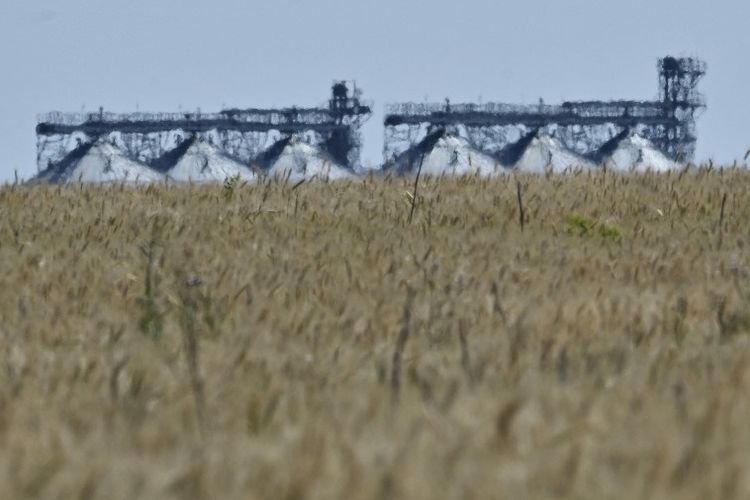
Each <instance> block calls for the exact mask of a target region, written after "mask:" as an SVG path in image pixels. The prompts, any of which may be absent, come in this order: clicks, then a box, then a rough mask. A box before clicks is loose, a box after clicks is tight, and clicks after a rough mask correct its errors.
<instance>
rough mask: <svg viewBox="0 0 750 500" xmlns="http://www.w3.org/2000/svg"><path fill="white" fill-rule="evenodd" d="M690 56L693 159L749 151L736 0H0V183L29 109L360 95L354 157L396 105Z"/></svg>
mask: <svg viewBox="0 0 750 500" xmlns="http://www.w3.org/2000/svg"><path fill="white" fill-rule="evenodd" d="M667 54H672V55H677V56H696V57H699V58H701V59H704V60H706V61H707V63H708V74H707V76H706V78H705V79H704V80H703V81H702V83H701V85H700V90H701V91H702V92H703V93H704V94H705V95H706V97H707V101H708V108H707V110H705V112H703V114H702V115H701V116H700V118H699V119H698V148H697V155H696V159H697V160H699V161H704V160H707V159H709V158H711V159H713V160H714V161H715V162H716V163H721V164H726V163H731V162H732V161H734V160H735V159H738V158H739V159H740V160H741V159H742V157H743V156H744V154H745V152H746V151H747V150H748V148H750V126H749V125H750V124H749V123H748V117H750V99H748V97H747V96H746V93H750V92H749V91H748V90H746V89H748V83H749V82H750V57H749V56H748V54H750V2H748V1H747V0H725V1H713V2H709V1H703V0H700V1H699V0H631V1H627V2H624V1H623V2H613V1H610V0H564V1H561V0H536V1H533V2H531V1H522V0H516V1H514V2H507V1H502V0H431V1H422V0H378V1H371V0H370V1H366V2H365V1H361V0H304V1H302V0H297V1H293V0H268V1H258V0H210V1H209V0H203V1H200V2H199V1H194V0H179V1H178V0H172V1H169V0H128V1H123V0H120V1H112V0H66V1H64V2H61V1H60V0H2V1H0V68H2V70H1V71H0V182H1V181H8V180H11V179H13V178H14V172H16V171H17V172H18V175H19V177H21V178H29V177H30V176H32V175H34V174H35V173H36V138H35V132H34V127H35V125H36V117H37V115H38V114H39V113H42V112H46V111H52V110H57V111H74V112H75V111H81V110H82V109H85V110H89V111H92V110H96V109H98V108H99V106H103V107H104V108H105V109H106V110H108V111H115V112H129V111H136V110H140V111H177V110H193V109H196V108H200V109H201V110H203V111H205V112H208V111H218V110H220V109H222V108H223V107H250V106H253V107H277V106H278V107H280V106H287V105H292V104H296V105H300V106H308V105H317V104H322V103H324V102H325V101H326V99H327V98H328V94H329V92H330V85H331V83H332V81H333V80H334V79H354V80H357V83H358V86H360V87H361V88H363V90H364V98H365V99H369V100H371V101H372V102H373V105H374V110H375V113H374V115H373V117H372V118H371V119H370V121H369V122H368V123H367V125H366V126H365V128H364V129H363V132H364V141H365V145H364V149H363V163H364V164H365V165H375V164H378V163H379V162H380V161H381V159H382V147H383V127H382V121H383V110H384V106H385V104H386V103H391V102H401V101H425V100H429V101H442V100H443V99H444V98H446V97H450V99H451V101H452V102H460V101H483V102H488V101H496V102H512V103H535V102H538V100H539V98H543V99H544V101H545V102H547V103H556V102H561V101H563V100H576V99H609V98H618V99H651V98H655V97H656V95H657V92H658V88H657V70H656V60H657V58H659V57H661V56H664V55H667Z"/></svg>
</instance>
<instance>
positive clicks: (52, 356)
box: [0, 170, 750, 500]
mask: <svg viewBox="0 0 750 500" xmlns="http://www.w3.org/2000/svg"><path fill="white" fill-rule="evenodd" d="M517 180H520V183H521V187H522V191H523V208H524V211H525V218H524V223H525V228H524V231H523V232H521V228H520V224H519V201H518V193H517V184H516V182H517ZM412 183H413V180H410V179H391V180H388V179H386V180H378V179H368V180H365V181H362V182H354V183H340V184H323V183H318V184H315V183H308V184H303V185H301V186H298V187H297V188H296V189H292V186H289V185H282V184H279V183H269V184H265V185H262V186H228V187H221V186H216V187H197V186H194V187H191V186H185V187H179V188H178V187H148V188H123V187H120V186H110V187H93V186H83V187H81V186H70V187H59V186H53V187H50V186H47V187H45V186H36V187H5V188H2V189H0V266H1V267H0V276H2V278H3V280H2V283H3V286H2V287H1V288H0V294H2V296H1V297H0V369H1V370H2V378H0V497H1V498H8V499H16V498H32V497H38V498H65V499H76V498H79V499H95V498H103V499H107V500H116V499H123V500H124V499H133V498H227V499H245V498H256V499H271V498H285V499H302V498H342V499H358V498H383V499H391V498H408V499H435V498H475V499H487V498H516V499H520V498H532V499H533V498H575V499H597V500H599V499H636V498H649V499H687V498H690V499H707V498H712V499H713V498H716V499H720V498H727V499H730V498H748V497H750V451H749V450H750V426H749V425H748V422H750V335H748V334H750V254H749V253H748V245H750V233H749V230H750V227H749V225H748V221H750V174H747V173H741V172H736V171H726V172H722V171H712V172H709V171H706V170H703V171H691V172H688V173H683V174H680V173H673V174H671V175H668V176H654V175H644V176H634V177H629V176H616V175H612V174H606V175H602V174H595V175H588V174H579V175H577V176H568V177H556V176H552V177H550V178H544V177H521V178H518V179H516V178H514V177H508V178H504V179H498V180H480V179H452V180H451V179H423V180H422V182H421V184H420V187H419V193H420V197H419V199H418V200H416V203H415V213H414V217H413V221H412V223H411V224H409V223H408V219H409V213H410V210H411V204H412V202H411V200H410V199H409V197H408V195H407V192H410V191H411V190H412ZM725 194H726V199H725V201H724V205H725V206H724V216H723V220H722V222H721V227H719V220H720V211H721V205H722V199H723V198H724V195H725Z"/></svg>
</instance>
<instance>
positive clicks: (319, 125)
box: [36, 81, 372, 169]
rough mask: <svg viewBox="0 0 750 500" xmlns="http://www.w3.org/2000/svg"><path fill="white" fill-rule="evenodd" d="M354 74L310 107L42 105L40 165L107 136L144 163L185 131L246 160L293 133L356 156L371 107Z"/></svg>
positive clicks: (341, 155)
mask: <svg viewBox="0 0 750 500" xmlns="http://www.w3.org/2000/svg"><path fill="white" fill-rule="evenodd" d="M361 97H362V94H361V91H360V89H358V88H357V86H356V83H354V82H345V81H337V82H335V83H334V84H333V86H332V88H331V98H330V99H329V100H328V103H327V106H321V107H317V108H298V107H290V108H283V109H255V108H248V109H236V108H235V109H226V110H223V111H221V112H219V113H201V112H200V111H196V112H189V113H128V114H116V113H108V112H104V110H103V109H101V108H100V109H99V111H98V112H96V113H59V112H54V113H48V114H45V115H42V116H40V117H39V120H38V121H39V123H38V125H37V127H36V133H37V159H38V163H39V167H40V169H43V168H47V167H48V166H49V165H50V164H54V163H55V162H56V161H59V160H61V159H62V158H63V157H64V156H65V155H67V154H69V153H70V152H71V151H72V150H74V149H75V148H76V147H78V146H79V145H80V144H82V143H83V144H85V143H89V142H92V141H95V140H96V139H98V138H100V137H107V136H112V139H113V141H114V142H120V143H122V145H123V146H124V148H125V149H126V150H127V151H128V152H129V153H130V154H131V155H132V156H133V157H134V158H137V159H139V160H141V161H145V162H147V163H150V162H151V161H154V160H156V159H158V158H159V157H160V156H162V155H164V154H166V153H167V152H168V151H169V150H171V149H173V148H174V147H176V145H178V144H179V143H180V142H181V141H182V140H183V139H184V138H185V137H193V136H197V137H202V138H204V139H207V140H209V141H210V142H211V143H213V144H214V145H216V146H217V147H219V148H220V149H221V150H222V151H223V152H224V153H225V154H226V155H227V156H230V157H233V158H236V159H238V160H240V161H243V162H245V163H252V162H253V161H254V160H255V159H256V158H257V157H259V156H260V155H262V154H263V152H264V151H265V150H266V149H268V147H271V146H272V145H273V144H274V143H276V142H278V141H280V140H284V139H285V138H287V137H289V136H291V135H294V134H298V135H302V136H304V137H306V138H307V140H309V141H310V142H315V143H316V145H318V146H320V147H322V148H323V149H324V150H325V151H327V152H328V153H329V154H330V155H331V156H332V157H333V159H334V160H336V161H337V162H338V163H340V164H342V165H345V166H350V167H354V166H356V165H357V164H358V162H359V156H360V148H361V136H360V128H361V126H362V124H363V123H364V122H365V121H366V120H367V119H368V118H369V116H370V115H371V113H372V110H371V106H370V105H369V104H367V103H365V102H364V101H362V99H361Z"/></svg>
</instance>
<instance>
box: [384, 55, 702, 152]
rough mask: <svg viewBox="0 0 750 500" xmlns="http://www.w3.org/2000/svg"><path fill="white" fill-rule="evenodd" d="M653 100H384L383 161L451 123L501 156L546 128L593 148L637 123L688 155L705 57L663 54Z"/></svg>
mask: <svg viewBox="0 0 750 500" xmlns="http://www.w3.org/2000/svg"><path fill="white" fill-rule="evenodd" d="M658 70H659V86H660V90H659V99H658V100H656V101H624V100H619V101H577V102H564V103H562V104H559V105H547V104H544V103H542V102H541V101H540V103H539V104H538V105H516V104H501V103H487V104H452V103H451V102H450V101H449V100H448V99H446V100H445V102H444V103H436V104H428V103H426V104H417V103H405V104H394V105H389V106H387V108H386V116H385V123H384V124H385V146H384V154H385V158H386V162H389V161H391V160H393V159H394V158H396V157H397V156H398V155H399V154H401V153H403V152H404V151H406V150H408V149H409V148H411V147H413V146H414V145H416V144H418V143H419V142H420V141H421V140H423V139H424V138H425V137H426V136H427V135H429V134H430V132H431V131H433V130H437V129H446V130H450V131H451V132H452V133H456V134H459V135H461V136H463V137H466V138H467V139H468V140H469V141H470V142H471V143H472V145H474V146H475V147H477V148H478V149H480V150H483V151H485V152H487V153H489V154H493V155H496V156H499V155H500V154H501V152H502V151H503V150H504V149H505V148H507V147H508V146H509V145H510V144H512V143H513V142H515V141H517V140H519V139H520V138H521V137H523V136H524V135H525V134H527V133H528V132H530V131H533V130H535V129H544V130H545V131H547V132H548V133H550V134H551V135H553V136H556V137H557V138H559V139H560V140H562V141H563V143H565V144H566V146H568V147H569V148H570V149H572V150H574V151H576V152H577V153H579V154H583V155H593V154H595V153H596V151H597V150H598V148H600V147H601V146H602V145H603V144H604V143H606V142H607V141H608V140H610V139H611V138H613V137H614V136H616V135H617V134H619V133H621V132H622V131H623V130H626V129H629V130H634V131H636V132H637V133H639V134H640V135H642V136H644V137H645V138H646V139H649V140H650V141H652V142H653V143H654V144H655V145H656V146H657V147H658V148H659V149H661V150H662V151H663V152H664V153H665V154H666V155H667V156H669V157H670V158H673V159H676V160H682V161H688V160H691V159H692V157H693V154H694V151H695V142H696V131H695V118H696V116H697V113H698V112H699V111H700V110H701V109H703V108H704V107H705V100H704V98H703V96H702V95H701V94H700V93H699V92H698V91H697V89H696V87H697V84H698V81H699V80H700V78H701V77H702V76H703V75H704V74H705V72H706V64H705V63H704V62H702V61H699V60H697V59H693V58H681V59H677V58H674V57H665V58H663V59H660V60H659V62H658Z"/></svg>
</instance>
